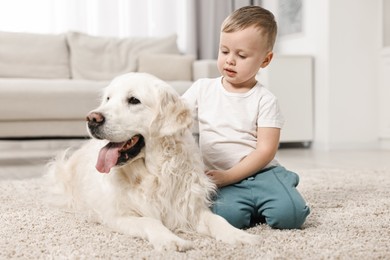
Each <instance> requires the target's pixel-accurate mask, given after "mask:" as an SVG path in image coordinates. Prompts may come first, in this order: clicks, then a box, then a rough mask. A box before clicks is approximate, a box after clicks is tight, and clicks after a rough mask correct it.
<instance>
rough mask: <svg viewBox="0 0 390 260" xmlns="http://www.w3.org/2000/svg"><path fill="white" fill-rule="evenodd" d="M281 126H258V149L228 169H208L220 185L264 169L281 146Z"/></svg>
mask: <svg viewBox="0 0 390 260" xmlns="http://www.w3.org/2000/svg"><path fill="white" fill-rule="evenodd" d="M279 138H280V128H273V127H259V128H257V145H256V150H254V151H253V152H251V153H250V154H248V156H246V157H245V158H244V159H242V160H241V161H240V162H239V163H238V164H236V165H235V166H233V167H232V168H230V169H229V170H226V171H215V170H212V171H208V172H207V175H209V176H210V177H211V178H212V179H213V180H214V182H215V183H216V184H217V186H218V187H223V186H226V185H230V184H233V183H236V182H239V181H241V180H243V179H245V178H247V177H249V176H251V175H253V174H255V173H256V172H258V171H260V170H261V169H263V168H264V167H265V166H267V164H268V163H269V162H271V161H272V159H274V157H275V155H276V152H277V150H278V147H279Z"/></svg>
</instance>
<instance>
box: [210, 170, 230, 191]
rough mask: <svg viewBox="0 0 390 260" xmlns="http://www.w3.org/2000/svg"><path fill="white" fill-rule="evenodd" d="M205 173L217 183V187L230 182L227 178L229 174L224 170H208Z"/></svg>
mask: <svg viewBox="0 0 390 260" xmlns="http://www.w3.org/2000/svg"><path fill="white" fill-rule="evenodd" d="M206 175H207V176H209V177H210V178H211V179H212V180H213V182H214V183H215V184H216V185H217V187H218V188H221V187H224V186H226V185H229V184H230V183H229V180H228V177H229V175H228V174H227V172H226V171H217V170H210V171H207V172H206Z"/></svg>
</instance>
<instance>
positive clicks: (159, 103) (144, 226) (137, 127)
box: [46, 73, 259, 251]
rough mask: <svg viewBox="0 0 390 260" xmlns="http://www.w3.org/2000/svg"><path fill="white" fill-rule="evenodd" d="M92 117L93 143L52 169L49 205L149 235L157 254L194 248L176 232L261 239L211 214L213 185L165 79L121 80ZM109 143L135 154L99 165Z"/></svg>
mask: <svg viewBox="0 0 390 260" xmlns="http://www.w3.org/2000/svg"><path fill="white" fill-rule="evenodd" d="M87 118H88V121H89V122H88V128H89V132H90V134H91V136H92V137H94V139H91V140H89V141H88V142H87V143H86V144H85V145H84V146H83V147H81V148H80V149H78V150H76V151H75V152H73V153H72V154H71V155H69V156H68V155H67V154H68V153H69V152H67V153H65V154H64V155H62V156H59V157H58V158H57V159H56V160H54V161H53V162H52V163H50V165H49V172H48V173H47V175H46V176H47V179H48V180H49V187H50V189H51V194H50V198H51V200H52V202H54V203H55V204H59V205H61V206H66V207H68V208H71V209H73V210H75V211H78V212H84V213H87V214H88V215H89V216H93V217H94V218H95V220H97V221H98V222H100V223H102V224H104V225H106V226H108V227H110V228H112V229H114V230H117V231H119V232H123V233H125V234H128V235H131V236H135V237H141V238H145V239H147V240H149V241H150V243H151V244H152V245H153V246H154V247H155V248H156V249H166V250H178V251H185V250H188V249H190V248H191V247H192V243H191V242H190V241H187V240H184V239H182V238H180V237H179V236H177V234H175V233H178V232H198V233H202V234H206V235H209V236H212V237H214V238H216V239H217V240H220V241H223V242H226V243H231V244H246V243H251V244H253V243H257V242H258V240H259V239H258V237H257V236H255V235H251V234H249V233H246V232H245V231H242V230H239V229H236V228H234V227H232V226H231V225H230V224H228V222H227V221H226V220H224V219H223V218H222V217H220V216H217V215H214V214H213V213H212V212H211V211H210V209H209V206H210V203H211V196H212V195H213V193H214V192H215V185H214V184H213V183H212V182H211V181H210V180H209V178H208V177H207V176H206V175H205V174H204V172H203V165H202V161H201V157H200V155H199V152H198V149H197V147H196V143H195V141H194V139H193V137H192V134H191V131H190V129H191V124H192V116H191V114H190V111H189V109H188V108H187V107H186V105H185V104H184V103H183V102H182V101H181V100H180V97H179V96H178V95H177V94H176V92H175V91H174V90H173V89H172V88H171V87H170V86H169V85H167V84H166V83H165V82H163V81H161V80H159V79H157V78H155V77H153V76H151V75H148V74H141V73H129V74H125V75H122V76H119V77H117V78H115V79H114V80H113V81H112V82H111V84H110V85H109V86H108V87H107V88H106V89H105V91H104V95H103V99H102V103H101V105H100V106H99V107H98V108H97V109H96V110H94V111H92V112H91V113H90V114H89V115H88V117H87ZM134 137H135V138H134ZM99 139H100V140H99ZM131 139H132V141H129V142H128V140H131ZM109 142H111V143H114V144H117V145H119V146H123V145H124V144H126V149H127V148H128V147H129V146H130V149H129V150H131V149H133V148H134V147H135V148H137V149H138V150H136V151H133V152H132V153H128V154H127V153H126V152H127V151H125V152H123V151H122V150H126V149H125V148H123V147H122V148H121V149H119V150H118V151H117V152H114V153H121V155H122V159H118V162H117V163H118V164H117V165H112V164H113V163H112V162H111V163H107V162H101V163H100V166H95V165H96V162H97V160H98V158H99V160H104V153H103V155H102V156H100V155H99V150H100V149H102V147H103V146H105V145H106V144H107V143H109ZM126 142H127V143H126ZM134 143H135V144H134ZM107 153H108V152H107ZM106 156H107V155H106ZM100 157H102V158H103V159H102V158H100ZM107 160H108V161H112V160H113V159H112V158H111V159H107V158H106V161H107ZM126 160H127V161H126ZM102 163H103V164H104V163H107V164H108V166H107V165H106V166H102V165H101V164H102ZM98 164H99V163H98ZM97 169H99V171H101V172H102V171H103V172H104V171H105V172H107V173H108V174H105V173H100V172H99V171H98V170H97Z"/></svg>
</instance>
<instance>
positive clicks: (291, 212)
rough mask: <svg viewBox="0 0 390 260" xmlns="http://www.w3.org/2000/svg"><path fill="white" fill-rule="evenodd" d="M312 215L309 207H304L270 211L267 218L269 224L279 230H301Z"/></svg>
mask: <svg viewBox="0 0 390 260" xmlns="http://www.w3.org/2000/svg"><path fill="white" fill-rule="evenodd" d="M309 213H310V208H309V207H308V206H307V205H304V206H302V207H293V206H292V207H290V209H286V208H279V209H273V210H269V212H268V214H267V216H265V218H266V222H267V224H268V225H269V226H270V227H272V228H277V229H299V228H301V227H302V225H303V223H304V222H305V220H306V217H307V216H308V215H309Z"/></svg>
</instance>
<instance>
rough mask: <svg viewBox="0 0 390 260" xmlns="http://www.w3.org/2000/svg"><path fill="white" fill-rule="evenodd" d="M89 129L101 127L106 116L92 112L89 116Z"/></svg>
mask: <svg viewBox="0 0 390 260" xmlns="http://www.w3.org/2000/svg"><path fill="white" fill-rule="evenodd" d="M87 122H88V126H89V127H97V126H101V125H102V124H103V123H104V116H103V115H102V114H101V113H97V112H92V113H90V114H89V115H88V116H87Z"/></svg>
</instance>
